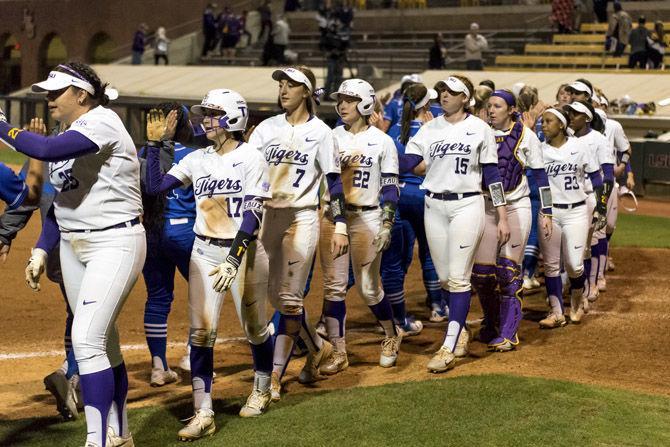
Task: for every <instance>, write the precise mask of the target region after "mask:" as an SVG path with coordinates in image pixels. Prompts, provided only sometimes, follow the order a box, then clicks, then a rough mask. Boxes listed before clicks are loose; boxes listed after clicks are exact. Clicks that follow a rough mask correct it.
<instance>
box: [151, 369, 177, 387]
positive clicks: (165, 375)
mask: <svg viewBox="0 0 670 447" xmlns="http://www.w3.org/2000/svg"><path fill="white" fill-rule="evenodd" d="M177 380H179V375H178V374H177V373H176V372H174V371H172V370H171V369H168V370H167V371H165V370H164V369H163V368H152V369H151V382H150V384H151V386H153V387H159V386H163V385H167V384H168V383H174V382H176V381H177Z"/></svg>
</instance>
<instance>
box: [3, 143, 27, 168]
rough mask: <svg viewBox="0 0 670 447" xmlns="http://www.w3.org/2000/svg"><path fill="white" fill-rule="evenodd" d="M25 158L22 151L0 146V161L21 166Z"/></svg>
mask: <svg viewBox="0 0 670 447" xmlns="http://www.w3.org/2000/svg"><path fill="white" fill-rule="evenodd" d="M26 160H27V158H26V156H25V155H23V154H22V153H20V152H16V151H13V150H11V149H8V148H2V147H0V162H3V163H5V164H13V165H18V166H21V165H23V163H24V162H25V161H26Z"/></svg>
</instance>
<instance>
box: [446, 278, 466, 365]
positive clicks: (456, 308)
mask: <svg viewBox="0 0 670 447" xmlns="http://www.w3.org/2000/svg"><path fill="white" fill-rule="evenodd" d="M471 294H472V292H471V291H470V290H468V291H465V292H449V325H448V326H447V333H446V335H445V337H444V343H443V346H446V347H447V348H449V349H450V350H451V352H454V349H455V348H456V342H457V341H458V336H459V335H460V333H461V330H462V329H463V328H464V327H465V320H466V319H467V318H468V312H469V311H470V296H471Z"/></svg>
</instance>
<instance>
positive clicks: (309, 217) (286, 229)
mask: <svg viewBox="0 0 670 447" xmlns="http://www.w3.org/2000/svg"><path fill="white" fill-rule="evenodd" d="M259 239H260V240H261V242H262V244H263V246H264V247H265V250H266V252H267V255H268V259H269V262H270V270H269V280H268V294H269V298H270V302H271V303H272V305H273V306H274V307H275V309H277V310H279V311H280V312H281V313H282V314H284V315H302V313H303V299H304V292H305V284H307V277H308V276H309V270H310V268H311V266H312V262H313V260H314V253H315V252H316V246H317V244H318V240H319V213H318V211H317V210H316V209H313V208H266V209H265V213H264V216H263V224H262V228H261V232H260V235H259Z"/></svg>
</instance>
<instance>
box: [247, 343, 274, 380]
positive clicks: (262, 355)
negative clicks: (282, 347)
mask: <svg viewBox="0 0 670 447" xmlns="http://www.w3.org/2000/svg"><path fill="white" fill-rule="evenodd" d="M249 344H250V345H251V355H252V357H253V358H254V371H257V372H264V373H267V374H270V373H271V372H272V357H273V355H274V350H275V348H274V343H272V337H268V338H267V340H265V341H264V342H263V343H261V344H259V345H254V344H252V343H249Z"/></svg>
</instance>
